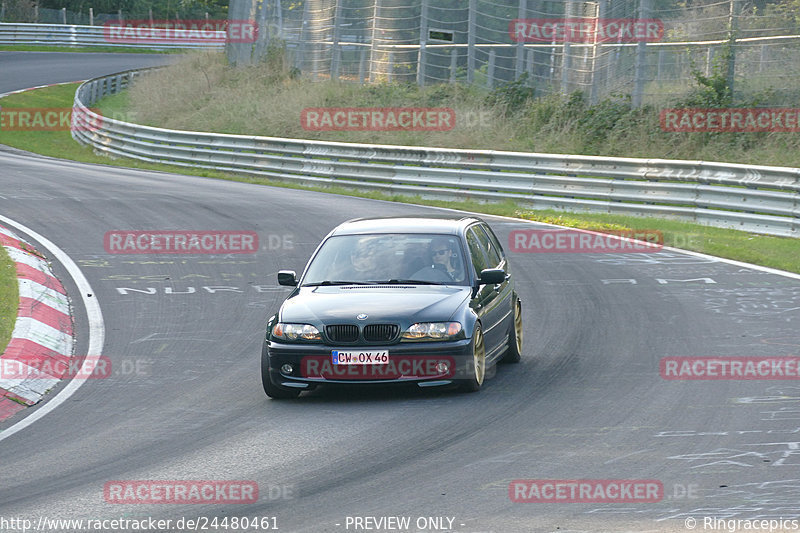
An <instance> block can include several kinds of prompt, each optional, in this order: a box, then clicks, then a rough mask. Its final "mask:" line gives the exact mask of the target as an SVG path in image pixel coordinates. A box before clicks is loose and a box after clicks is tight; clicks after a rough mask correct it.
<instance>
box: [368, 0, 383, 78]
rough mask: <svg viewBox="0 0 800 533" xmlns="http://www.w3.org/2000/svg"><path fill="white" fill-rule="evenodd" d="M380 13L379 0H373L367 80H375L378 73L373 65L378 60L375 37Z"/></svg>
mask: <svg viewBox="0 0 800 533" xmlns="http://www.w3.org/2000/svg"><path fill="white" fill-rule="evenodd" d="M380 15H381V0H375V3H374V4H373V8H372V39H371V42H370V51H369V81H371V82H373V81H375V80H376V78H377V75H378V73H377V72H376V70H375V65H376V63H377V61H378V57H377V55H378V54H377V47H378V42H377V37H378V17H379V16H380Z"/></svg>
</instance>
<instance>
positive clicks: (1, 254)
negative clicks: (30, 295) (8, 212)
mask: <svg viewBox="0 0 800 533" xmlns="http://www.w3.org/2000/svg"><path fill="white" fill-rule="evenodd" d="M18 306H19V288H18V286H17V269H16V268H15V266H14V262H13V261H12V260H11V258H10V257H8V253H7V252H6V249H5V248H4V247H2V246H0V354H2V353H3V352H4V351H5V349H6V346H8V341H9V340H11V332H12V331H14V324H15V323H16V321H17V307H18Z"/></svg>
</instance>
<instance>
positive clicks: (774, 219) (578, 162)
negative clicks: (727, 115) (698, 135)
mask: <svg viewBox="0 0 800 533" xmlns="http://www.w3.org/2000/svg"><path fill="white" fill-rule="evenodd" d="M140 74H141V71H126V72H122V73H118V74H112V75H110V76H104V77H101V78H95V79H93V80H89V81H87V82H85V83H83V84H82V85H81V86H80V87H79V88H78V90H77V92H76V93H75V104H74V105H75V108H76V110H77V111H78V112H76V113H73V128H72V136H73V138H75V140H77V141H78V142H81V143H83V144H88V145H90V146H92V147H93V148H94V149H95V150H96V151H98V152H101V153H104V154H108V155H113V156H123V157H130V158H133V159H139V160H143V161H151V162H158V163H168V164H172V165H180V166H186V167H196V168H205V169H215V170H221V171H230V172H236V173H243V174H251V175H256V176H263V177H267V178H274V179H279V180H288V181H292V182H296V183H304V184H314V185H327V184H335V185H341V186H345V187H354V188H358V189H370V190H375V191H381V192H385V193H389V194H406V195H417V196H421V197H424V198H437V199H446V200H465V199H472V200H480V201H505V200H514V201H516V202H518V203H519V204H520V205H525V206H529V207H531V208H537V209H546V208H551V209H560V210H568V211H588V212H595V213H612V214H624V215H637V216H661V217H672V218H679V219H683V220H690V221H694V222H698V223H701V224H708V225H713V226H719V227H726V228H734V229H740V230H745V231H750V232H757V233H766V234H773V235H783V236H794V237H800V169H798V168H785V167H768V166H751V165H741V164H731V163H713V162H704V161H680V160H665V159H633V158H616V157H601V156H583V155H558V154H535V153H521V152H499V151H490V150H456V149H448V148H424V147H411V146H384V145H371V144H351V143H334V142H322V141H310V140H301V139H282V138H275V137H249V136H243V135H223V134H217V133H203V132H191V131H176V130H167V129H162V128H154V127H149V126H142V125H138V124H131V123H127V122H122V121H118V120H114V119H109V118H103V117H100V116H98V115H96V114H95V113H93V112H92V111H91V110H89V109H88V106H91V105H92V104H94V103H95V102H96V101H97V100H98V99H100V98H102V97H103V96H106V95H110V94H114V93H116V92H118V91H120V90H122V89H124V88H125V87H127V86H128V84H129V83H130V82H131V80H132V79H133V78H135V77H136V76H138V75H140Z"/></svg>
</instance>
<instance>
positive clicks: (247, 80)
mask: <svg viewBox="0 0 800 533" xmlns="http://www.w3.org/2000/svg"><path fill="white" fill-rule="evenodd" d="M724 64H725V63H724V55H721V56H720V60H719V62H718V65H717V66H716V67H715V68H714V70H713V72H712V73H711V74H710V75H709V76H705V75H703V74H701V73H700V72H699V71H695V73H694V78H695V81H696V84H695V86H694V87H692V88H690V89H688V90H687V92H686V93H685V94H684V96H682V97H680V98H676V99H674V100H673V101H669V102H666V103H665V104H664V105H662V106H661V107H670V108H684V107H705V108H722V107H750V106H755V105H761V106H764V105H771V106H775V107H780V106H787V105H788V106H793V105H794V103H795V102H797V101H800V89H787V90H785V91H783V92H780V93H777V92H775V91H772V90H769V89H758V90H756V89H749V88H748V87H747V86H746V85H745V83H744V82H742V83H740V84H739V85H737V93H736V94H737V97H736V98H735V99H734V98H732V97H731V96H730V94H729V91H728V87H727V85H726V78H725V75H724V73H723V72H722V70H723V69H722V68H721V65H724ZM534 94H535V90H534V88H531V87H529V86H528V84H527V80H526V79H521V80H519V81H516V82H512V83H508V84H505V85H503V86H500V87H497V88H496V89H494V90H493V91H486V90H485V89H481V88H478V87H475V86H465V85H461V84H453V85H434V86H430V87H423V88H420V87H418V86H417V85H415V84H390V83H380V84H373V85H365V86H361V85H359V84H357V83H351V82H339V83H332V82H317V83H315V82H311V81H309V80H308V79H306V78H305V77H302V76H300V75H299V73H298V72H297V71H296V70H295V69H293V68H292V67H291V65H290V64H289V62H288V61H287V60H286V55H285V53H284V51H283V50H282V49H281V48H278V47H275V48H273V49H272V50H270V52H269V53H268V54H267V55H266V58H265V60H264V61H262V62H261V63H260V64H258V65H254V66H251V67H244V68H232V67H230V66H229V65H228V64H227V61H226V59H225V56H224V55H223V54H220V53H214V52H198V53H193V54H190V55H189V56H188V57H187V58H186V59H185V60H183V61H181V62H180V63H178V64H176V65H174V66H171V67H170V68H167V69H163V70H161V71H159V72H154V73H152V74H151V75H148V76H145V77H143V78H142V79H140V80H139V81H138V82H137V83H136V85H134V87H133V88H132V89H131V90H130V92H129V93H126V94H124V95H121V96H119V97H116V98H113V99H111V101H110V102H107V103H106V104H104V106H105V108H106V109H108V110H115V111H120V112H133V113H134V114H135V116H136V117H137V120H139V121H140V122H141V123H143V124H148V125H152V126H160V127H165V128H174V129H189V130H197V131H215V132H220V133H234V134H244V135H265V136H278V137H302V138H306V139H319V140H327V141H342V142H356V143H358V142H366V143H380V144H403V145H419V146H438V147H446V148H473V149H488V150H510V151H523V152H543V153H566V154H586V155H606V156H616V157H659V158H668V159H690V160H704V161H727V162H737V163H747V164H763V165H779V166H800V137H798V136H797V134H793V133H724V132H723V133H674V132H664V131H662V129H661V125H660V123H659V108H656V107H655V106H653V105H645V106H643V107H641V108H638V109H636V108H633V107H632V106H631V102H630V98H629V96H627V95H618V96H614V97H611V98H607V99H605V100H602V101H600V102H598V103H597V104H595V105H591V104H590V102H589V101H588V99H587V98H586V97H585V96H584V95H583V94H582V93H579V92H576V93H573V94H570V95H568V96H566V97H564V96H560V95H550V96H544V97H538V98H534ZM384 106H387V107H388V106H397V107H445V108H451V109H453V110H454V111H455V116H456V126H455V128H454V129H453V130H451V131H433V132H421V131H417V132H413V131H412V132H409V131H402V132H382V131H378V132H375V131H371V132H370V131H349V132H347V131H327V132H320V131H307V130H304V129H303V128H302V127H301V120H300V117H301V112H302V111H303V109H305V108H310V107H384Z"/></svg>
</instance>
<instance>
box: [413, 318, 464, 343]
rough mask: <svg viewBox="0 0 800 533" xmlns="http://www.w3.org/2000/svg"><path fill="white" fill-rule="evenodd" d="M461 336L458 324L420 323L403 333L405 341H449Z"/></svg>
mask: <svg viewBox="0 0 800 533" xmlns="http://www.w3.org/2000/svg"><path fill="white" fill-rule="evenodd" d="M460 334H461V324H460V323H458V322H418V323H416V324H412V325H411V326H410V327H409V328H408V329H407V330H405V331H404V332H403V335H402V340H405V341H449V340H452V339H454V338H456V337H458V336H459V335H460Z"/></svg>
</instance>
